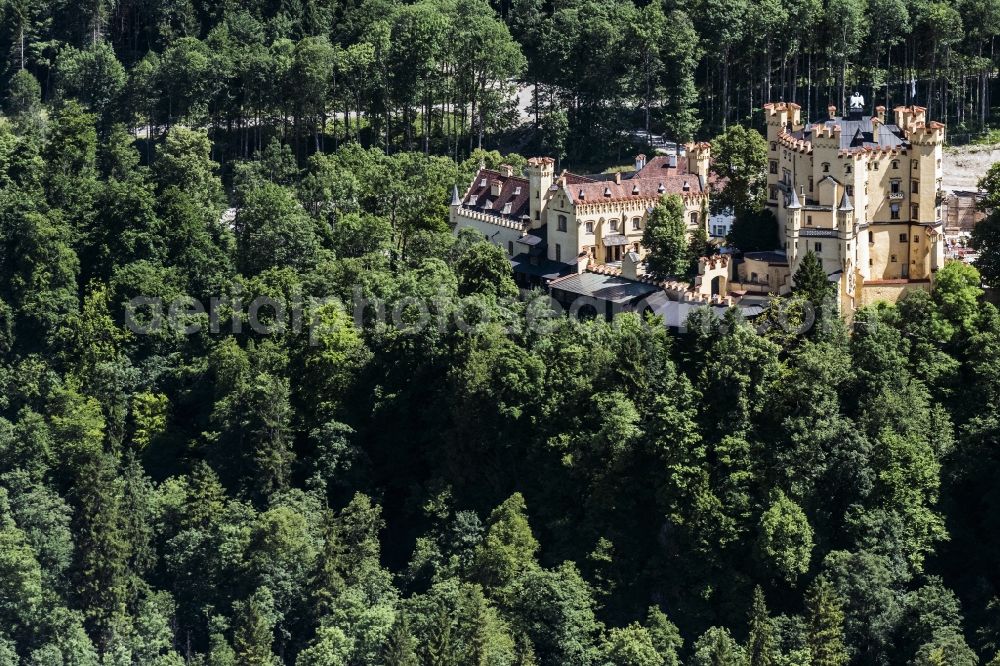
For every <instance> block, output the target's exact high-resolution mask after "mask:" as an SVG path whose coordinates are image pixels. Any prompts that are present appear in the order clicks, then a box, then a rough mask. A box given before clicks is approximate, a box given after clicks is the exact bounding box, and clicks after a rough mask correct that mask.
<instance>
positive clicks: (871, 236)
mask: <svg viewBox="0 0 1000 666" xmlns="http://www.w3.org/2000/svg"><path fill="white" fill-rule="evenodd" d="M868 242H869V243H874V242H875V232H873V231H869V232H868Z"/></svg>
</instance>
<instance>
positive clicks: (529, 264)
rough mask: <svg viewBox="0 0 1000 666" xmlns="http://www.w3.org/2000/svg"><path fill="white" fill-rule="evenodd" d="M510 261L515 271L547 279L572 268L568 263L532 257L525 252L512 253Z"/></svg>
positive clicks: (552, 278)
mask: <svg viewBox="0 0 1000 666" xmlns="http://www.w3.org/2000/svg"><path fill="white" fill-rule="evenodd" d="M510 263H511V267H512V269H513V271H514V272H515V273H521V274H523V275H534V276H537V277H541V278H545V279H547V280H554V279H556V278H558V277H559V276H561V275H566V273H568V272H569V271H571V270H573V267H572V266H570V265H569V264H564V263H562V262H559V261H552V260H550V259H546V258H544V257H536V258H534V259H532V257H530V256H529V255H528V254H526V253H521V254H517V255H514V257H512V258H511V260H510Z"/></svg>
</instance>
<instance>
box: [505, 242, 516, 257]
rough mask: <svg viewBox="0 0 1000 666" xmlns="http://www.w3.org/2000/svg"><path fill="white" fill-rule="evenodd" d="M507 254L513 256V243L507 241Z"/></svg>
mask: <svg viewBox="0 0 1000 666" xmlns="http://www.w3.org/2000/svg"><path fill="white" fill-rule="evenodd" d="M507 254H509V255H510V256H512V257H513V256H514V241H507Z"/></svg>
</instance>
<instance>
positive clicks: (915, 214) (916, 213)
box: [910, 204, 920, 222]
mask: <svg viewBox="0 0 1000 666" xmlns="http://www.w3.org/2000/svg"><path fill="white" fill-rule="evenodd" d="M910 219H911V220H913V221H914V222H916V221H917V220H919V219H920V206H918V205H917V204H913V205H912V206H910Z"/></svg>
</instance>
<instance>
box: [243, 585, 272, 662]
mask: <svg viewBox="0 0 1000 666" xmlns="http://www.w3.org/2000/svg"><path fill="white" fill-rule="evenodd" d="M276 619H277V618H276V616H275V611H274V596H273V595H272V594H271V591H270V590H269V589H267V588H266V587H259V588H257V589H256V590H255V591H254V592H253V593H252V594H251V595H250V597H249V598H247V599H245V600H244V601H241V602H239V603H238V604H237V605H236V614H235V617H234V619H233V649H234V651H235V652H236V663H238V664H240V665H243V664H245V665H246V666H273V665H274V664H275V663H276V658H275V655H274V652H273V651H272V645H273V644H274V625H275V621H276Z"/></svg>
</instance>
